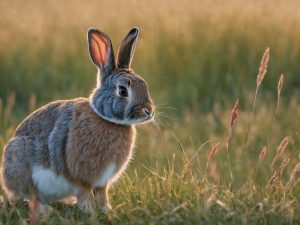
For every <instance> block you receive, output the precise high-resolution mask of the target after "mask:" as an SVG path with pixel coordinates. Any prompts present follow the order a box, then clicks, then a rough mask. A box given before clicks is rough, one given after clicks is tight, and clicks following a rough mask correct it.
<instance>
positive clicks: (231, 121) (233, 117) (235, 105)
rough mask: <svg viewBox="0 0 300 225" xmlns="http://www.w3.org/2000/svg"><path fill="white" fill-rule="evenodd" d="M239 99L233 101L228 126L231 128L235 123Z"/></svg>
mask: <svg viewBox="0 0 300 225" xmlns="http://www.w3.org/2000/svg"><path fill="white" fill-rule="evenodd" d="M238 107H239V100H238V99H237V100H236V101H235V103H234V106H233V108H232V111H231V119H230V128H231V129H232V127H233V125H234V124H235V121H236V119H237V117H238V113H239V108H238Z"/></svg>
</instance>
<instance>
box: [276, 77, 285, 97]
mask: <svg viewBox="0 0 300 225" xmlns="http://www.w3.org/2000/svg"><path fill="white" fill-rule="evenodd" d="M283 81H284V76H283V74H281V75H280V78H279V80H278V85H277V94H278V96H280V93H281V89H282V86H283Z"/></svg>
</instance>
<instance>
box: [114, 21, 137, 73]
mask: <svg viewBox="0 0 300 225" xmlns="http://www.w3.org/2000/svg"><path fill="white" fill-rule="evenodd" d="M138 35H139V29H138V28H136V27H135V28H132V29H131V30H130V31H129V33H128V34H127V35H126V37H125V38H124V40H123V41H122V43H121V46H120V49H119V53H118V68H122V69H128V68H130V64H131V60H132V57H133V54H134V49H135V44H136V41H137V38H138Z"/></svg>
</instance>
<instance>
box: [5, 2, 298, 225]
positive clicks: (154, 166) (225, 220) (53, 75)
mask: <svg viewBox="0 0 300 225" xmlns="http://www.w3.org/2000/svg"><path fill="white" fill-rule="evenodd" d="M182 5H184V7H182ZM158 6H159V7H158ZM179 6H180V7H179ZM298 8H299V2H298V1H291V2H290V3H289V4H286V3H285V2H284V1H276V4H275V3H274V4H272V5H271V4H270V2H269V1H251V2H240V1H235V0H230V1H228V2H227V4H226V6H224V4H221V3H219V2H217V1H214V2H212V1H201V2H199V1H189V2H188V3H183V2H182V1H179V0H175V1H172V2H161V1H151V2H148V3H147V4H145V3H141V2H137V1H133V0H129V1H126V3H125V2H123V1H116V2H110V3H105V2H101V1H96V0H92V1H90V2H89V4H85V5H82V3H81V1H78V0H75V1H72V4H70V3H69V2H67V1H59V2H52V1H44V2H43V3H41V2H39V1H30V2H26V3H25V2H23V1H22V0H16V1H14V2H9V1H1V2H0V26H1V27H3V28H5V29H1V30H0V149H3V148H4V146H5V144H6V143H7V141H8V140H9V138H10V137H11V136H12V135H13V132H14V130H15V128H16V126H17V125H18V124H19V123H20V121H21V120H22V119H23V118H24V117H25V116H26V115H27V114H28V113H30V112H32V111H33V110H34V109H36V108H38V107H39V106H42V105H43V104H45V103H47V102H48V101H51V100H55V99H61V98H74V97H78V96H88V94H89V92H90V90H91V88H92V86H93V85H94V82H95V76H94V74H95V69H94V68H93V66H92V64H91V62H90V60H89V58H88V54H87V48H86V40H85V32H86V30H87V28H88V27H90V26H95V27H98V28H101V29H103V30H104V31H106V32H107V33H109V34H110V36H111V37H112V40H113V44H114V46H115V49H116V48H117V44H118V43H120V41H121V38H122V37H123V35H124V34H125V33H126V32H127V31H128V29H129V28H130V27H131V26H138V27H140V28H141V37H140V40H139V43H138V46H137V50H136V57H135V58H134V61H133V68H134V69H135V71H136V72H138V73H139V74H141V75H142V76H143V77H144V78H145V79H146V80H147V81H148V83H149V86H150V93H151V95H152V97H153V98H154V100H155V102H156V103H157V105H159V107H158V111H159V113H158V114H157V115H158V117H157V119H158V124H159V126H160V127H159V128H157V127H155V126H153V125H143V126H140V127H139V128H138V139H137V146H136V148H135V156H134V160H133V161H132V163H131V164H130V166H129V167H128V169H127V171H126V174H124V175H123V176H122V177H121V178H120V180H119V181H118V182H117V183H115V184H114V185H113V186H112V188H111V190H110V199H111V204H112V206H113V208H114V209H113V211H111V212H110V213H108V214H107V215H105V214H102V213H101V212H100V211H99V210H95V212H92V213H91V214H83V213H81V212H80V211H79V210H78V209H77V208H76V206H68V205H65V204H62V203H56V204H53V208H54V211H53V212H52V214H51V215H47V216H44V217H42V218H41V221H40V224H297V223H299V221H300V204H299V202H300V192H299V190H300V182H299V173H296V170H294V172H295V177H294V178H295V179H290V176H291V174H293V172H292V171H293V169H294V168H295V167H296V165H297V163H298V162H299V144H300V136H299V133H298V132H299V127H300V122H299V119H298V118H299V116H300V107H299V100H298V98H297V96H298V93H299V90H298V87H299V85H300V79H299V76H298V73H299V72H300V67H299V63H298V61H299V58H300V45H299V38H300V32H299V31H298V30H297V29H296V28H295V27H298V25H299V13H298V11H297V9H298ZM170 15H172V16H170ZM268 46H270V61H269V64H268V73H267V75H266V76H265V78H264V80H263V81H262V83H261V85H260V87H259V91H258V88H257V91H255V81H256V74H257V73H258V67H259V65H260V59H261V58H260V57H261V55H262V54H263V50H264V49H266V47H268ZM281 73H283V74H284V83H283V87H282V90H281V93H280V95H277V82H278V79H279V75H280V74H281ZM255 92H256V93H255ZM254 98H256V101H255V103H254V104H252V103H253V99H254ZM279 98H280V102H279ZM236 99H239V105H238V113H237V114H236V116H237V118H236V120H235V122H234V123H230V122H231V121H232V115H233V114H232V106H233V105H234V102H235V100H236ZM254 109H255V110H254ZM252 117H253V119H251V118H252ZM249 123H250V125H249ZM229 124H232V125H229ZM229 126H230V127H229ZM248 127H250V128H251V129H250V128H249V132H248V129H247V128H248ZM228 129H230V135H229V134H228ZM228 136H229V137H230V138H228ZM246 137H247V142H245V139H246ZM285 137H288V144H287V146H286V148H285V150H284V151H283V153H282V154H281V155H278V156H277V157H276V161H274V166H272V161H273V159H274V157H275V155H276V153H277V149H278V146H280V144H281V142H282V140H284V138H285ZM228 139H229V140H230V141H229V140H228ZM218 143H219V145H217V144H218ZM216 146H217V147H216ZM214 147H216V148H217V149H216V148H215V149H214ZM264 147H266V148H265V149H266V152H265V155H264V157H262V156H261V157H260V155H261V154H260V153H261V150H262V149H263V148H264ZM212 150H214V151H216V152H215V155H214V157H211V158H210V160H208V159H209V157H210V156H211V151H212ZM217 150H218V151H217ZM259 157H260V159H259ZM288 158H289V159H290V160H289V162H288V163H286V164H284V163H283V162H284V160H286V159H288ZM287 161H288V160H286V161H285V162H287ZM276 171H277V172H276ZM274 174H275V178H276V179H273V181H272V179H271V178H272V177H273V175H274ZM292 178H293V177H292ZM289 180H291V181H293V182H292V183H291V182H290V183H289ZM271 181H272V182H271ZM271 183H273V184H272V185H271ZM288 184H289V185H288ZM290 184H292V185H290ZM287 185H288V187H289V186H290V187H291V188H290V190H288V189H286V187H287ZM27 213H28V209H27V205H26V202H22V201H19V202H17V205H16V206H11V205H10V204H9V202H8V201H7V198H6V196H5V195H4V193H3V192H1V198H0V224H26V223H27Z"/></svg>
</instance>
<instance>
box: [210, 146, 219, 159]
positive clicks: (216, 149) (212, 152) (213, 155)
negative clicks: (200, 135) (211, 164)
mask: <svg viewBox="0 0 300 225" xmlns="http://www.w3.org/2000/svg"><path fill="white" fill-rule="evenodd" d="M219 145H220V143H217V144H215V145H214V146H213V147H212V149H211V151H210V153H209V156H208V161H211V160H212V159H213V158H214V157H215V155H216V154H217V153H218V151H219Z"/></svg>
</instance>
